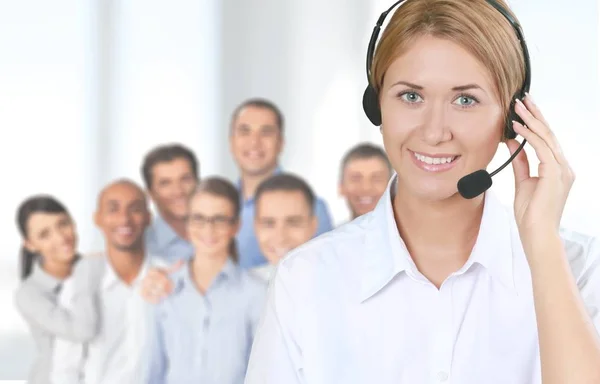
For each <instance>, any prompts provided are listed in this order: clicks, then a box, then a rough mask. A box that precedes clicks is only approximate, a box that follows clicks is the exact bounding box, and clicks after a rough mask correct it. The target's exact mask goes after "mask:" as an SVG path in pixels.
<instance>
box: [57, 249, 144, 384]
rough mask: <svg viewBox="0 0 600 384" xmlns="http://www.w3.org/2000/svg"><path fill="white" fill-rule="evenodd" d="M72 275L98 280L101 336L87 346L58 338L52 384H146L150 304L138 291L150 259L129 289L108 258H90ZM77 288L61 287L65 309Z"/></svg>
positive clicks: (85, 259) (84, 260)
mask: <svg viewBox="0 0 600 384" xmlns="http://www.w3.org/2000/svg"><path fill="white" fill-rule="evenodd" d="M80 263H82V265H81V266H80V269H79V270H75V272H74V273H82V274H85V275H87V276H89V278H90V279H97V281H98V290H97V294H98V296H97V304H98V310H99V315H100V330H99V334H98V335H97V336H96V337H95V338H94V339H93V340H92V341H90V342H89V343H85V344H81V343H73V342H68V341H65V340H57V341H56V343H55V346H54V353H53V365H52V373H51V377H50V378H51V383H52V384H136V383H140V384H142V383H146V380H147V378H146V376H145V375H146V372H147V370H148V362H149V359H150V354H149V351H148V349H149V346H150V345H151V342H150V340H149V337H150V335H151V331H150V329H149V328H148V327H149V326H150V325H149V324H150V322H149V319H150V313H151V312H150V310H151V309H150V305H149V304H146V303H145V302H144V301H143V299H142V298H141V296H140V295H139V293H138V288H139V286H140V284H141V280H142V278H143V276H144V275H145V273H146V271H147V269H148V258H147V260H146V261H145V262H144V264H143V266H142V269H141V270H140V273H139V275H138V277H137V278H136V280H135V282H134V283H133V284H132V286H129V285H127V284H125V283H124V282H123V281H121V280H120V279H119V278H118V276H117V274H116V272H115V271H114V269H113V268H112V266H111V265H110V263H109V261H108V259H107V258H106V257H89V258H84V259H82V260H81V261H80ZM77 289H78V287H75V286H74V285H72V284H65V287H64V289H63V291H62V293H61V298H60V300H61V301H63V303H64V304H65V306H68V305H69V304H70V299H71V297H72V295H73V293H74V292H76V291H77Z"/></svg>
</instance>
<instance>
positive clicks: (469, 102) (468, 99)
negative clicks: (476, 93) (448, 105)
mask: <svg viewBox="0 0 600 384" xmlns="http://www.w3.org/2000/svg"><path fill="white" fill-rule="evenodd" d="M454 104H458V105H460V106H461V107H471V106H473V105H475V104H477V100H476V99H475V98H474V97H472V96H468V95H460V96H459V97H458V98H457V99H456V100H455V101H454Z"/></svg>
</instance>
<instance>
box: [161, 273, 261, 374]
mask: <svg viewBox="0 0 600 384" xmlns="http://www.w3.org/2000/svg"><path fill="white" fill-rule="evenodd" d="M173 282H174V284H175V289H174V292H173V294H171V296H169V297H168V298H167V299H166V300H165V301H163V302H162V303H160V304H159V305H158V306H157V307H156V312H155V319H154V321H155V324H154V329H155V333H156V339H155V342H156V347H155V348H154V357H153V359H152V373H151V378H152V380H151V383H152V384H186V383H194V384H195V383H199V384H200V383H201V384H242V383H243V382H244V376H245V374H246V368H247V364H248V359H249V356H250V349H251V346H252V341H253V339H254V333H255V330H256V328H257V326H258V322H259V320H260V315H261V313H262V311H263V306H264V302H265V299H266V289H267V285H266V283H264V282H263V281H261V280H260V279H258V278H256V277H254V276H252V275H250V273H249V272H247V271H245V270H243V269H242V268H240V267H239V266H237V265H236V264H234V263H233V262H231V261H228V262H227V264H225V267H224V268H223V270H222V271H221V273H220V274H219V275H218V276H217V277H216V279H215V280H214V282H213V283H212V284H211V286H210V288H209V289H208V291H207V292H206V293H205V294H204V295H203V294H202V293H200V291H198V289H197V288H196V286H195V284H194V281H193V280H192V277H191V275H190V266H189V264H188V265H185V266H184V267H183V268H182V269H181V270H179V271H178V272H176V273H175V274H174V275H173Z"/></svg>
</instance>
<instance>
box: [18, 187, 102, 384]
mask: <svg viewBox="0 0 600 384" xmlns="http://www.w3.org/2000/svg"><path fill="white" fill-rule="evenodd" d="M17 226H18V228H19V232H20V233H21V236H22V239H23V246H22V249H21V279H22V280H23V281H22V283H21V285H20V286H19V288H18V290H17V292H16V296H15V302H16V306H17V308H18V310H19V312H20V313H21V315H22V316H23V318H24V319H25V321H26V322H27V324H28V325H29V328H30V331H31V335H32V336H33V338H34V340H35V344H36V346H37V352H38V354H37V359H36V361H35V363H34V365H33V368H32V369H31V373H30V375H29V380H28V383H29V384H48V383H49V382H50V377H49V375H50V366H51V362H52V345H53V344H54V340H55V339H56V338H62V339H65V340H69V341H75V342H85V341H88V340H89V339H91V338H92V337H93V336H94V335H95V332H96V325H97V321H96V316H95V315H96V313H95V308H94V305H93V298H92V294H91V292H90V290H89V289H88V288H89V286H88V285H87V284H83V285H82V290H81V291H80V292H77V295H76V296H75V297H74V300H73V306H72V307H71V308H70V309H67V308H64V307H61V306H60V304H59V303H58V294H59V292H60V290H61V288H62V285H63V283H64V282H65V281H66V280H67V279H69V278H70V276H71V272H72V270H73V268H74V265H75V263H76V262H77V261H78V259H79V256H78V254H77V240H78V239H77V230H76V228H75V223H74V222H73V219H72V218H71V215H70V213H69V212H68V211H67V209H66V208H65V206H64V205H63V204H62V203H61V202H60V201H58V200H56V199H55V198H54V197H52V196H46V195H39V196H33V197H30V198H28V199H26V200H25V201H24V202H23V203H21V205H20V206H19V209H18V211H17Z"/></svg>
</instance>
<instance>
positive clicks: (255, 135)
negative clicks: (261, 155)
mask: <svg viewBox="0 0 600 384" xmlns="http://www.w3.org/2000/svg"><path fill="white" fill-rule="evenodd" d="M248 141H249V142H250V145H251V146H253V147H254V146H256V145H258V144H259V143H260V132H252V133H250V138H249V140H248Z"/></svg>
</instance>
